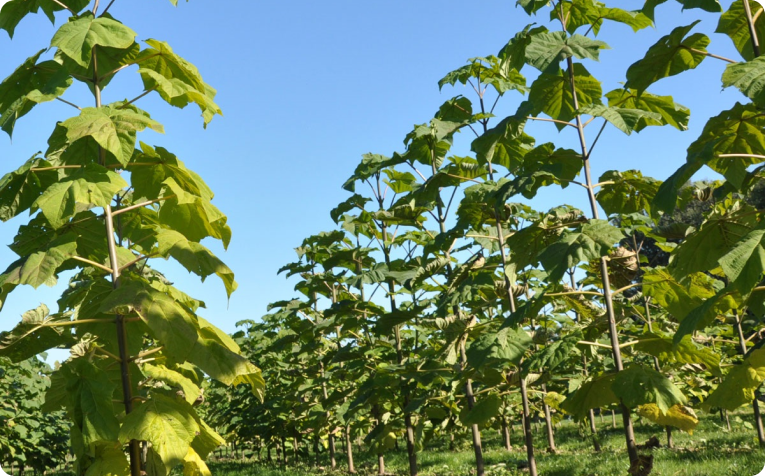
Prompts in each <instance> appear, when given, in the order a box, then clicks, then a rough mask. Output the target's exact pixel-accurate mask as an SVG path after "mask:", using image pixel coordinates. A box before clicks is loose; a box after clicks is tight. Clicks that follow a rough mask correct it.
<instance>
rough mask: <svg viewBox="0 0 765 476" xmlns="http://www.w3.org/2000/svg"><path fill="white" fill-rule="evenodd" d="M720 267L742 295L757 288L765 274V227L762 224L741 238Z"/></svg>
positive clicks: (723, 259) (726, 255)
mask: <svg viewBox="0 0 765 476" xmlns="http://www.w3.org/2000/svg"><path fill="white" fill-rule="evenodd" d="M720 266H721V267H722V269H723V271H724V272H725V275H726V276H727V277H728V280H729V281H730V282H731V283H732V284H733V286H734V287H735V288H736V289H738V290H739V291H741V293H742V294H748V293H749V292H750V291H751V290H752V288H754V287H755V286H757V285H758V284H759V283H760V281H762V278H763V273H765V225H763V224H760V226H758V227H757V228H755V229H754V230H751V231H750V232H749V233H747V234H746V235H745V236H744V237H743V238H741V239H740V240H739V241H738V242H737V243H736V244H735V246H733V248H732V249H731V250H730V251H728V252H727V253H726V254H725V255H723V256H722V257H721V258H720Z"/></svg>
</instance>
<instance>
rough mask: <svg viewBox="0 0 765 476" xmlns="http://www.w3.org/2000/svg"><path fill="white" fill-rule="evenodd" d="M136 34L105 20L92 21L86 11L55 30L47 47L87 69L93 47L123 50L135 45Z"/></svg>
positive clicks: (111, 20)
mask: <svg viewBox="0 0 765 476" xmlns="http://www.w3.org/2000/svg"><path fill="white" fill-rule="evenodd" d="M135 37H136V33H135V32H134V31H133V30H131V29H130V28H128V27H126V26H125V25H123V24H122V23H120V22H118V21H116V20H113V19H112V18H109V17H98V18H95V17H94V16H93V15H92V14H91V13H90V12H86V13H85V14H83V15H81V16H79V17H72V18H71V19H70V20H69V22H68V23H65V24H64V25H62V26H61V28H59V30H58V31H57V32H56V34H55V35H53V39H52V40H51V42H50V45H51V46H53V47H56V48H58V49H59V51H61V52H62V53H63V54H64V55H66V56H67V57H68V58H70V59H71V60H73V61H74V62H75V63H77V64H79V65H80V66H82V67H83V68H87V67H89V66H90V61H91V59H92V56H93V48H94V47H95V46H105V47H110V48H120V49H127V48H130V47H131V46H132V45H133V43H135Z"/></svg>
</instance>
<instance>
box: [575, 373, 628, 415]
mask: <svg viewBox="0 0 765 476" xmlns="http://www.w3.org/2000/svg"><path fill="white" fill-rule="evenodd" d="M615 379H616V374H604V375H600V376H598V377H593V378H591V379H590V380H588V381H586V382H584V383H583V384H582V386H581V387H579V388H578V389H577V390H576V391H575V392H574V394H573V395H569V396H568V397H567V398H566V399H565V400H564V401H563V403H561V405H560V407H561V409H563V410H564V411H565V412H566V413H570V414H571V415H574V416H576V417H579V418H584V417H585V416H586V415H587V413H588V412H589V411H590V409H593V408H603V407H607V406H609V405H611V404H614V403H617V402H618V401H619V399H618V398H617V397H616V395H615V394H614V391H613V390H611V386H612V384H613V383H614V380H615Z"/></svg>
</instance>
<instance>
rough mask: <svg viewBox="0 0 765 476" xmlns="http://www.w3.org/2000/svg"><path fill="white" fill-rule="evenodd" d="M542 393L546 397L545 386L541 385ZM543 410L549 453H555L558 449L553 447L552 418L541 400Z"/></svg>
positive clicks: (547, 406)
mask: <svg viewBox="0 0 765 476" xmlns="http://www.w3.org/2000/svg"><path fill="white" fill-rule="evenodd" d="M542 392H544V394H545V395H547V384H544V383H543V384H542ZM542 404H543V405H544V410H545V425H546V426H547V444H548V449H549V451H550V453H553V454H555V453H557V452H558V449H557V448H556V447H555V433H553V425H552V416H551V415H550V406H549V405H547V403H546V402H545V401H544V399H543V400H542Z"/></svg>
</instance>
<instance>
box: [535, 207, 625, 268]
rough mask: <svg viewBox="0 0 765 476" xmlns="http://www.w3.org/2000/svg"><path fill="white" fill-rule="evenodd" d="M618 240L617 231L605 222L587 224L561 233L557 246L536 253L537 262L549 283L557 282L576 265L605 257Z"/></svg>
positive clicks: (594, 221) (619, 234)
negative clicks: (543, 270) (547, 276)
mask: <svg viewBox="0 0 765 476" xmlns="http://www.w3.org/2000/svg"><path fill="white" fill-rule="evenodd" d="M621 239H622V233H621V231H619V229H618V228H616V227H614V226H611V225H610V224H609V223H608V222H606V221H605V220H590V222H589V223H586V224H584V225H582V227H581V228H580V229H578V230H575V231H565V232H564V233H563V234H562V235H561V237H560V238H559V240H558V241H557V242H555V243H553V244H551V245H550V246H548V247H547V248H545V249H544V251H542V253H540V255H539V261H540V262H541V263H542V266H544V268H545V271H547V272H548V273H549V279H550V280H551V281H552V282H557V281H560V279H561V278H563V276H564V275H565V274H566V272H567V271H568V270H569V269H571V268H573V267H576V266H577V265H579V263H582V262H585V261H592V260H596V259H599V258H601V257H602V256H606V255H607V254H608V251H609V250H610V249H611V248H612V247H613V246H614V245H615V244H616V243H618V242H619V240H621Z"/></svg>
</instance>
